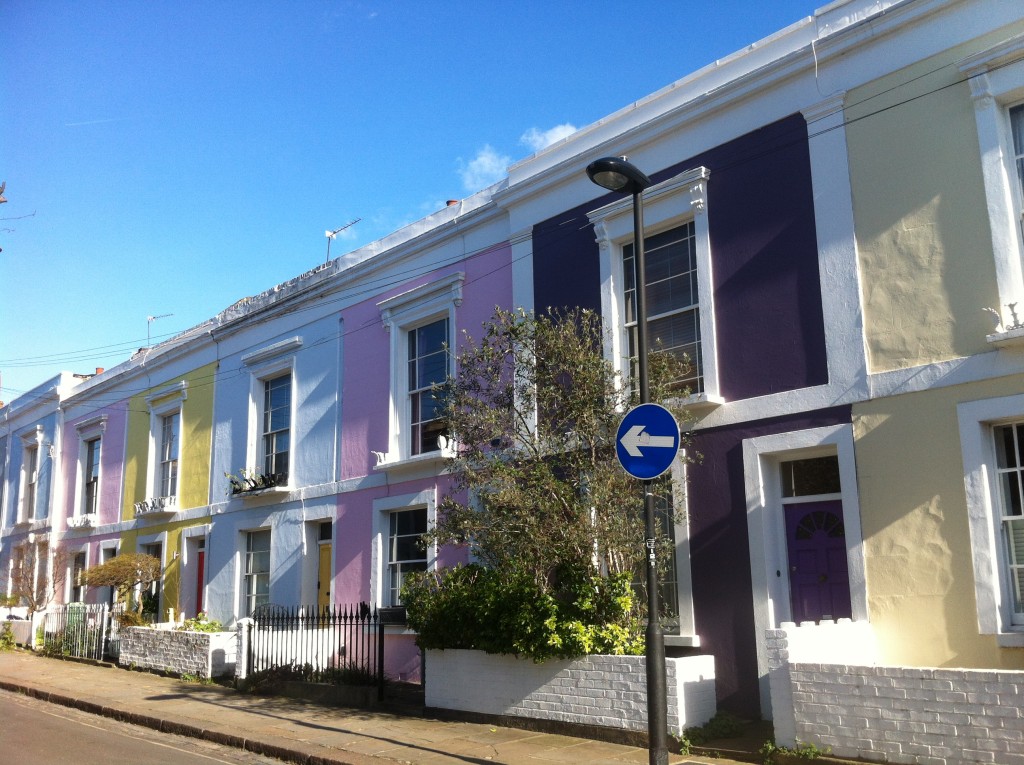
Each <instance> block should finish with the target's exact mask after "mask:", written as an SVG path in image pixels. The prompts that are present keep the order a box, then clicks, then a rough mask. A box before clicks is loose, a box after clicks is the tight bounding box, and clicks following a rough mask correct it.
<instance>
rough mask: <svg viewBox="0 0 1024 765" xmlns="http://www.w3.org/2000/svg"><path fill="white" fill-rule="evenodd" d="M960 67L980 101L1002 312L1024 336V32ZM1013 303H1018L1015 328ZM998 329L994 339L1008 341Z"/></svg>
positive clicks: (984, 173)
mask: <svg viewBox="0 0 1024 765" xmlns="http://www.w3.org/2000/svg"><path fill="white" fill-rule="evenodd" d="M960 71H961V72H963V73H964V74H965V75H966V76H967V77H968V78H969V80H968V81H969V82H970V86H971V97H972V98H973V100H974V117H975V121H976V123H977V128H978V144H979V150H980V156H981V171H982V179H983V181H984V184H985V201H986V205H987V209H988V215H989V228H990V230H991V233H992V250H993V254H994V256H995V266H996V282H997V286H998V290H999V305H998V306H994V308H995V309H996V310H997V311H998V313H999V315H1000V317H1001V320H1002V325H1003V327H1004V328H1006V329H1007V330H1009V331H1010V332H1012V333H1014V335H1015V336H1016V335H1020V337H1021V339H1024V327H1022V326H1020V325H1021V324H1024V234H1022V232H1021V221H1022V218H1021V215H1022V213H1024V199H1022V198H1021V191H1020V181H1019V180H1018V177H1017V168H1016V167H1015V163H1014V157H1013V140H1012V136H1011V134H1010V117H1009V109H1010V107H1011V106H1016V105H1018V104H1021V103H1024V34H1021V35H1017V36H1015V37H1012V38H1010V39H1009V40H1006V41H1004V42H1002V43H1000V44H999V45H996V46H994V47H992V48H989V49H987V50H985V51H982V52H980V53H978V54H975V55H973V56H970V57H969V58H966V59H964V60H962V61H961V62H960ZM1011 303H1015V304H1017V308H1016V310H1017V317H1018V320H1017V326H1014V319H1013V314H1012V312H1011V311H1010V309H1009V305H1010V304H1011ZM1004 334H1008V333H999V332H996V333H993V334H992V335H989V342H993V343H995V344H999V343H1000V342H1001V341H1002V342H1005V341H1006V340H1007V339H1011V340H1012V339H1016V337H1014V338H1005V337H1001V336H1000V335H1004Z"/></svg>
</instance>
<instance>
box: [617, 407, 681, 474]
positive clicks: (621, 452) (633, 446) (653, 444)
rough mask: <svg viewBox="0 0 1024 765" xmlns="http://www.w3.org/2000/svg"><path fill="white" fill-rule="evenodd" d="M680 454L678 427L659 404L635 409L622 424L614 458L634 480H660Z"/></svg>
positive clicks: (673, 418) (627, 414)
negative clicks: (659, 477) (658, 478)
mask: <svg viewBox="0 0 1024 765" xmlns="http://www.w3.org/2000/svg"><path fill="white" fill-rule="evenodd" d="M678 453H679V424H678V423H677V422H676V418H675V417H673V416H672V412H670V411H669V410H668V409H666V408H665V407H663V406H660V405H659V404H640V405H639V406H636V407H633V408H632V409H630V410H629V411H628V412H626V416H625V417H623V418H622V422H621V423H619V430H618V432H617V433H616V434H615V455H616V456H617V457H618V458H619V464H620V465H622V467H623V469H624V470H625V471H626V472H627V473H629V474H630V475H631V476H633V477H634V478H641V479H644V480H648V479H651V478H657V477H658V476H659V475H661V474H662V473H664V472H665V471H666V470H668V469H669V468H670V467H672V463H673V461H675V458H676V455H677V454H678Z"/></svg>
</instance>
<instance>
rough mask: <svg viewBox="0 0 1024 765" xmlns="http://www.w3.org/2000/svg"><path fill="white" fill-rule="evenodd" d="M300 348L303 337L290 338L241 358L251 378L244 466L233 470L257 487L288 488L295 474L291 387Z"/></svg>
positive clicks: (294, 380)
mask: <svg viewBox="0 0 1024 765" xmlns="http://www.w3.org/2000/svg"><path fill="white" fill-rule="evenodd" d="M302 345H303V339H302V337H300V336H295V337H290V338H287V339H285V340H280V341H278V342H275V343H272V344H270V345H268V346H265V347H263V348H260V349H258V350H255V351H252V352H251V353H247V354H245V355H244V356H242V359H241V360H242V364H244V365H245V366H247V367H249V369H250V373H251V375H252V376H251V378H250V388H249V438H248V440H247V446H246V454H245V465H244V466H243V465H239V466H237V468H236V469H238V470H240V471H243V472H244V473H246V474H248V475H249V478H250V479H252V480H253V481H254V482H255V483H254V486H255V487H256V488H271V487H275V486H277V487H284V486H287V485H288V483H289V481H290V480H291V479H293V478H294V474H295V472H296V462H295V459H296V455H295V453H294V450H293V449H292V444H293V441H295V439H293V434H292V403H293V399H294V396H293V395H292V386H293V385H295V384H296V376H295V368H296V353H297V352H298V351H299V350H301V349H302ZM296 443H297V441H296ZM300 480H301V478H300Z"/></svg>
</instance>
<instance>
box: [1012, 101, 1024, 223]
mask: <svg viewBox="0 0 1024 765" xmlns="http://www.w3.org/2000/svg"><path fill="white" fill-rule="evenodd" d="M1009 114H1010V136H1011V138H1012V140H1013V165H1014V168H1015V169H1016V171H1017V186H1016V187H1017V195H1016V202H1017V209H1016V213H1017V223H1018V225H1020V226H1021V232H1022V234H1024V104H1019V105H1017V106H1014V107H1013V108H1011V109H1010V112H1009Z"/></svg>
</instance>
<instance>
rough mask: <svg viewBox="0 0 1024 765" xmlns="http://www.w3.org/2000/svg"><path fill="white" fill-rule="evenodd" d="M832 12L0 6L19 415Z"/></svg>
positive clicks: (673, 7) (635, 3) (0, 231)
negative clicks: (59, 380) (547, 145)
mask: <svg viewBox="0 0 1024 765" xmlns="http://www.w3.org/2000/svg"><path fill="white" fill-rule="evenodd" d="M823 4H824V2H823V0H822V2H820V3H814V2H810V1H809V0H716V1H715V2H710V3H709V2H694V1H691V0H676V1H675V2H668V1H667V0H665V1H663V2H650V1H648V0H629V1H628V2H627V1H626V0H620V1H619V2H612V1H611V0H564V1H559V0H544V1H537V2H534V1H533V0H520V1H518V2H512V1H511V0H509V1H508V2H497V0H494V1H491V0H475V2H457V1H455V0H451V1H449V2H444V3H439V2H429V1H427V0H419V1H418V2H414V1H412V0H409V1H408V2H407V1H405V0H392V1H390V2H386V1H385V0H379V1H377V0H371V1H367V2H361V1H360V2H347V1H343V0H323V1H312V0H311V1H309V2H290V1H282V0H278V1H277V2H262V1H261V0H248V1H246V2H242V1H241V0H238V1H237V2H220V1H217V0H213V1H211V2H182V1H180V0H179V1H177V2H160V1H157V2H145V3H144V2H128V1H127V0H122V1H119V2H117V1H110V2H100V1H98V0H81V1H79V2H72V1H70V0H68V1H67V2H50V1H48V0H0V71H2V72H3V73H4V74H3V77H0V115H2V117H0V181H6V183H7V188H6V191H5V192H4V196H5V197H6V198H7V200H8V203H7V204H4V205H2V206H0V248H2V250H3V251H2V252H0V278H2V280H3V284H4V286H5V289H4V297H3V299H2V301H0V376H2V377H0V385H2V389H0V400H3V401H10V400H12V399H13V398H15V397H16V396H18V395H19V394H20V393H22V392H24V391H26V390H29V389H31V388H32V387H34V386H36V385H38V384H39V383H41V382H43V381H45V380H46V379H48V378H49V377H52V376H53V375H54V374H56V373H58V372H59V371H61V370H69V371H73V372H91V371H93V369H94V368H95V367H108V368H109V367H112V366H114V365H115V364H117V363H119V362H121V361H124V360H125V359H127V358H128V357H129V356H130V355H131V353H132V352H133V351H134V350H135V349H137V348H139V347H140V346H143V345H145V344H146V342H147V333H148V334H149V337H150V338H151V339H152V340H153V341H157V340H159V339H162V338H165V337H167V336H170V335H172V334H176V333H177V332H180V331H182V330H184V329H187V328H188V327H191V326H194V325H195V324H198V323H200V322H202V321H203V320H205V319H207V318H209V317H211V316H213V315H215V314H216V313H218V312H219V311H221V310H222V309H224V308H226V307H227V306H229V305H231V304H232V303H234V302H235V301H236V300H238V299H240V298H242V297H245V296H247V295H252V294H256V293H258V292H262V291H263V290H265V289H267V288H269V287H272V286H273V285H275V284H277V283H280V282H282V281H285V280H287V279H289V278H291V277H293V276H296V275H298V274H300V273H302V272H304V271H306V270H308V269H310V268H312V267H314V266H316V265H318V264H319V263H322V262H323V261H324V260H325V257H326V252H327V240H326V237H325V236H324V232H325V230H326V229H335V228H338V227H339V226H342V225H344V224H346V223H348V222H350V221H352V220H355V219H357V218H358V219H360V221H359V222H358V223H356V224H355V225H353V226H351V227H350V228H349V229H347V230H346V231H345V232H344V235H340V236H339V238H338V239H337V240H335V242H334V243H333V244H332V245H331V255H332V256H333V257H336V256H338V255H341V254H343V253H345V252H347V251H349V250H351V249H354V248H355V247H358V246H360V245H362V244H365V243H367V242H369V241H372V240H374V239H377V238H379V237H381V236H384V235H386V234H388V233H390V232H391V231H393V230H395V229H396V228H398V227H400V226H402V225H404V224H406V223H409V222H411V221H413V220H417V219H419V218H421V217H423V216H424V215H427V214H429V213H430V212H433V211H434V210H438V209H440V208H441V207H443V206H444V202H445V200H446V199H452V198H461V197H464V196H467V195H468V194H470V193H472V192H474V191H477V190H479V189H480V188H482V187H483V186H486V185H488V184H489V183H492V182H494V181H496V180H498V179H499V178H500V177H502V176H503V175H504V168H505V167H506V166H507V164H508V163H510V162H512V161H515V160H518V159H521V158H523V157H525V156H528V155H529V154H531V153H533V151H535V150H536V149H537V148H540V147H541V146H542V144H543V141H544V139H545V138H549V137H559V136H560V135H562V134H563V133H564V131H565V130H567V129H572V128H573V127H576V128H579V127H583V126H585V125H588V124H590V123H592V122H595V121H596V120H598V119H600V118H601V117H603V116H605V115H607V114H610V113H612V112H614V111H617V110H618V109H621V108H622V107H624V106H626V105H628V104H629V103H631V102H633V101H636V100H637V99H640V98H643V97H644V96H646V95H648V94H650V93H652V92H654V91H655V90H658V89H660V88H662V87H664V86H666V85H668V84H670V83H671V82H674V81H675V80H677V79H679V78H681V77H683V76H685V75H687V74H689V73H690V72H692V71H694V70H696V69H699V68H700V67H702V66H704V65H706V64H709V63H711V62H712V61H714V60H715V59H718V58H721V57H723V56H726V55H728V54H730V53H732V52H735V51H737V50H740V49H742V48H744V47H746V46H747V45H749V44H751V43H753V42H755V41H757V40H760V39H761V38H763V37H766V36H767V35H770V34H772V33H773V32H775V31H777V30H779V29H782V28H783V27H786V26H788V25H790V24H792V23H794V22H796V21H798V20H799V19H801V18H803V17H805V16H808V15H810V14H812V13H813V11H814V9H815V7H817V6H818V5H823ZM612 35H614V36H615V37H616V39H617V40H618V41H619V42H617V43H612V42H610V41H609V40H610V38H611V36H612ZM631 46H633V47H634V48H635V50H634V51H633V52H630V47H631ZM566 126H568V128H567V127H566ZM165 314H171V315H169V316H166V315H165ZM150 316H157V317H162V318H158V319H154V320H153V321H148V320H147V317H150Z"/></svg>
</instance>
